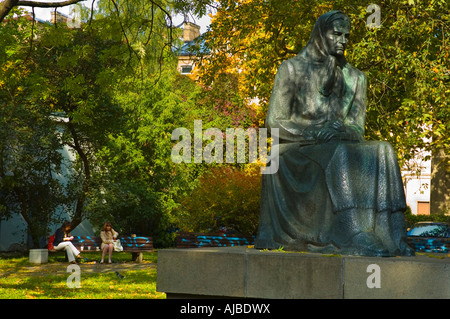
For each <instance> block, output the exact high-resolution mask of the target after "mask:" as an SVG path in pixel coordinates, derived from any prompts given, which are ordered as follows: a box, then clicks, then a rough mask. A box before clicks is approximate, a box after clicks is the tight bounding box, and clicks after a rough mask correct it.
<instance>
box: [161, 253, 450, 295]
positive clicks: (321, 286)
mask: <svg viewBox="0 0 450 319" xmlns="http://www.w3.org/2000/svg"><path fill="white" fill-rule="evenodd" d="M157 291H160V292H165V293H166V294H167V297H168V298H184V297H186V298H195V297H197V298H198V297H200V298H212V297H221V298H228V297H230V298H233V297H237V298H272V299H300V298H333V299H356V298H365V299H376V298H420V299H423V298H450V258H449V257H448V256H447V255H442V256H441V258H430V257H428V256H425V255H422V256H415V257H385V258H379V257H355V256H334V255H322V254H313V253H299V252H276V251H260V250H256V249H253V248H247V247H223V248H199V249H166V250H159V253H158V277H157Z"/></svg>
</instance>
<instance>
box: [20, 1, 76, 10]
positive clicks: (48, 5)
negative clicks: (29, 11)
mask: <svg viewBox="0 0 450 319" xmlns="http://www.w3.org/2000/svg"><path fill="white" fill-rule="evenodd" d="M81 1H84V0H66V1H59V2H37V1H27V0H22V1H18V2H17V4H16V5H17V6H24V7H38V8H56V7H65V6H70V5H71V4H75V3H78V2H81Z"/></svg>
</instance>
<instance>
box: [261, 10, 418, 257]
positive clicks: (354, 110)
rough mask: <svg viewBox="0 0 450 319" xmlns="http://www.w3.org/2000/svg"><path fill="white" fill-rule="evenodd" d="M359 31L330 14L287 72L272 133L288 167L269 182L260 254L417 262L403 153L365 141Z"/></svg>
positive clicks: (278, 84)
mask: <svg viewBox="0 0 450 319" xmlns="http://www.w3.org/2000/svg"><path fill="white" fill-rule="evenodd" d="M350 26H351V25H350V20H349V18H348V17H347V16H346V15H345V14H344V13H343V12H341V11H331V12H328V13H326V14H324V15H322V16H321V17H319V19H318V20H317V22H316V24H315V26H314V29H313V31H312V35H311V39H310V40H309V42H308V43H307V45H306V46H305V47H304V48H303V49H302V51H301V52H300V53H299V54H298V55H297V56H295V57H294V58H292V59H289V60H286V61H284V62H283V63H282V64H281V65H280V67H279V69H278V72H277V75H276V77H275V82H274V86H273V90H272V95H271V98H270V103H269V109H268V113H267V118H266V127H267V128H270V129H273V128H277V129H278V140H279V145H276V146H274V147H278V157H277V159H276V160H278V167H279V168H278V171H277V172H276V173H274V174H266V175H263V177H262V191H261V215H260V224H259V229H258V235H257V238H256V243H255V248H257V249H278V248H280V247H283V248H284V249H287V250H303V251H305V250H306V251H311V252H321V253H339V254H347V255H363V256H397V255H404V256H412V255H414V250H413V249H411V248H410V247H409V246H408V244H407V242H406V226H405V217H404V211H405V209H406V201H405V194H404V189H403V184H402V178H401V174H400V168H399V165H398V161H397V157H396V154H395V152H394V150H393V148H392V146H391V145H390V144H389V143H387V142H379V141H365V140H364V137H363V135H364V126H365V112H366V100H367V95H366V94H367V93H366V90H367V78H366V76H365V74H364V73H363V72H361V71H359V70H358V69H356V68H354V67H353V66H351V65H350V64H349V63H348V62H347V61H346V59H345V56H344V51H345V49H346V45H347V42H348V37H349V33H350ZM271 131H272V135H273V134H274V132H273V131H274V130H271ZM275 131H276V130H275ZM272 160H275V159H272Z"/></svg>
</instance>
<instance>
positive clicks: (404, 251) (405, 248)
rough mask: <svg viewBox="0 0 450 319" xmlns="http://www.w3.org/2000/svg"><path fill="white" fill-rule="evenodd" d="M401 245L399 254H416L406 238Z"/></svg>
mask: <svg viewBox="0 0 450 319" xmlns="http://www.w3.org/2000/svg"><path fill="white" fill-rule="evenodd" d="M398 246H399V249H398V250H399V253H398V255H399V256H409V257H411V256H415V255H416V252H415V251H414V249H413V248H411V246H409V245H408V243H407V242H406V240H402V241H401V242H400V244H399V245H398Z"/></svg>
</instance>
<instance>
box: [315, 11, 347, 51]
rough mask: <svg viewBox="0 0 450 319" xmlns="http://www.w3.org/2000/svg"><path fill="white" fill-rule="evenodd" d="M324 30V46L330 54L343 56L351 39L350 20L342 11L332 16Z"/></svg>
mask: <svg viewBox="0 0 450 319" xmlns="http://www.w3.org/2000/svg"><path fill="white" fill-rule="evenodd" d="M324 27H325V28H324V30H322V36H323V40H324V42H325V43H324V45H325V47H326V50H327V51H328V52H327V53H328V54H331V55H334V56H336V57H339V56H343V55H344V52H345V49H346V48H347V44H348V39H349V37H350V27H351V24H350V20H349V18H348V17H347V16H346V15H345V14H344V13H343V12H340V11H337V13H335V14H332V15H331V16H329V17H328V19H327V20H326V23H325V25H324Z"/></svg>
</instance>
